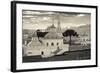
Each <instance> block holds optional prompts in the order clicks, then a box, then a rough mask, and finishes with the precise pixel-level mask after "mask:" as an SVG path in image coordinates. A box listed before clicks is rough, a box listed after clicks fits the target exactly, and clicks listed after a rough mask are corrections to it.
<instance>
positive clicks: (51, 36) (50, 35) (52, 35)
mask: <svg viewBox="0 0 100 73" xmlns="http://www.w3.org/2000/svg"><path fill="white" fill-rule="evenodd" d="M62 37H63V36H61V35H59V34H58V33H56V32H49V33H47V34H46V35H45V37H44V38H45V39H62Z"/></svg>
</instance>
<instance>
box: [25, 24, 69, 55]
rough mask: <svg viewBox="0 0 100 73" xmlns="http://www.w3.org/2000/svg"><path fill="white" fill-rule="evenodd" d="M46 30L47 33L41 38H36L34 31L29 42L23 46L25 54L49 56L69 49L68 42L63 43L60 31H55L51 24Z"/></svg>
mask: <svg viewBox="0 0 100 73" xmlns="http://www.w3.org/2000/svg"><path fill="white" fill-rule="evenodd" d="M47 31H48V33H47V34H46V35H45V36H44V37H42V38H41V37H40V38H38V37H37V32H34V34H33V36H32V40H31V42H30V43H29V44H28V45H27V48H25V51H24V54H25V55H27V56H37V55H41V56H42V57H51V56H54V55H60V54H63V53H64V52H66V51H69V44H64V43H63V36H62V33H59V32H57V28H56V27H55V26H54V25H53V24H52V25H51V26H50V27H48V28H47Z"/></svg>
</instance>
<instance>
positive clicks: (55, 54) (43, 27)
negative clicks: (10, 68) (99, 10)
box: [22, 10, 91, 62]
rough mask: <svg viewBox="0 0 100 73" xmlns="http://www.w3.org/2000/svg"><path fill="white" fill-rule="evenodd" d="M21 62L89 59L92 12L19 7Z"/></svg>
mask: <svg viewBox="0 0 100 73" xmlns="http://www.w3.org/2000/svg"><path fill="white" fill-rule="evenodd" d="M22 24H23V27H22V41H23V43H22V45H23V46H22V48H23V49H22V50H23V51H22V52H23V62H41V61H64V60H66V61H67V60H87V59H91V14H90V13H74V12H53V11H34V10H22Z"/></svg>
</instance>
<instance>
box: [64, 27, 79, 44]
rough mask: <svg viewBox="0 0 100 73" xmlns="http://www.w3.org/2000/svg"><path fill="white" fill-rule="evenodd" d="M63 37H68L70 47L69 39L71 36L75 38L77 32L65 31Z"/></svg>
mask: <svg viewBox="0 0 100 73" xmlns="http://www.w3.org/2000/svg"><path fill="white" fill-rule="evenodd" d="M63 36H65V37H67V36H69V38H70V39H69V45H71V41H72V40H71V37H72V36H76V37H78V34H77V32H76V31H75V30H73V29H68V30H66V31H65V32H64V33H63Z"/></svg>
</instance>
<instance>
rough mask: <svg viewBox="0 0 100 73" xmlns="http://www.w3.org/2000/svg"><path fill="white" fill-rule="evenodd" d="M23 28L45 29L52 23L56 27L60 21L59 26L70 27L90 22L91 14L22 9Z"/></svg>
mask: <svg viewBox="0 0 100 73" xmlns="http://www.w3.org/2000/svg"><path fill="white" fill-rule="evenodd" d="M22 21H23V29H34V30H37V29H46V28H47V27H48V26H50V25H52V24H54V25H55V26H56V27H57V25H58V21H60V26H61V28H62V29H63V28H71V27H78V26H83V25H90V24H91V14H88V13H74V12H73V13H72V12H51V11H49V12H48V11H34V10H23V11H22Z"/></svg>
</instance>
